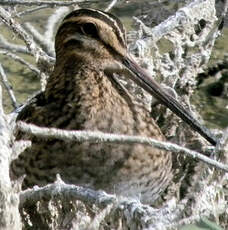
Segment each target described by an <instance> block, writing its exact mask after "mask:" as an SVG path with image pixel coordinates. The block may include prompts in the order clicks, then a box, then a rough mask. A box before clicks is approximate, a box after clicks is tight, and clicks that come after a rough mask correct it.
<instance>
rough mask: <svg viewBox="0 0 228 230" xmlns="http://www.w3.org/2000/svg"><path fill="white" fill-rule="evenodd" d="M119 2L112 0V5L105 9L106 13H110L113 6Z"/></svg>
mask: <svg viewBox="0 0 228 230" xmlns="http://www.w3.org/2000/svg"><path fill="white" fill-rule="evenodd" d="M117 1H118V0H112V1H111V2H110V4H109V5H108V7H107V8H106V9H105V11H106V12H108V11H110V10H111V9H112V8H113V6H114V5H115V4H116V3H117Z"/></svg>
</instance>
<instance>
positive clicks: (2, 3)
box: [1, 0, 90, 7]
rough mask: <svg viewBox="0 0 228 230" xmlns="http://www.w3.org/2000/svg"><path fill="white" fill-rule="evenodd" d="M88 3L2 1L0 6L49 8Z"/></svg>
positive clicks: (79, 1) (78, 0)
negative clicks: (44, 6) (46, 6)
mask: <svg viewBox="0 0 228 230" xmlns="http://www.w3.org/2000/svg"><path fill="white" fill-rule="evenodd" d="M84 2H90V1H85V0H74V1H28V0H27V1H26V0H24V1H21V0H4V1H1V5H10V6H13V5H23V6H41V5H48V6H49V7H55V6H72V5H75V4H78V3H84Z"/></svg>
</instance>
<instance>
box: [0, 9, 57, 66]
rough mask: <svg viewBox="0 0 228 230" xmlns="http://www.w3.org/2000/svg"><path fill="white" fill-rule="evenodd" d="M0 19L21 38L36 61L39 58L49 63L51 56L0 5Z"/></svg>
mask: <svg viewBox="0 0 228 230" xmlns="http://www.w3.org/2000/svg"><path fill="white" fill-rule="evenodd" d="M0 19H1V20H2V21H3V22H4V24H5V25H6V26H8V27H9V29H11V30H12V31H14V33H16V34H17V35H18V37H19V38H20V39H22V40H23V41H24V42H25V44H26V46H27V48H28V50H29V51H30V52H31V54H32V55H33V56H34V57H35V58H36V61H39V59H41V60H43V61H45V62H48V63H50V62H51V61H52V59H53V58H51V57H49V56H48V55H47V54H46V53H45V52H44V51H43V50H41V49H40V48H39V47H38V46H37V45H36V43H35V42H34V41H33V38H32V37H31V36H30V35H29V34H28V33H27V32H26V31H25V30H24V29H23V28H22V26H21V25H20V24H19V23H17V22H16V21H15V20H14V19H13V18H12V17H11V14H10V13H9V12H7V11H6V10H5V9H4V8H3V7H0Z"/></svg>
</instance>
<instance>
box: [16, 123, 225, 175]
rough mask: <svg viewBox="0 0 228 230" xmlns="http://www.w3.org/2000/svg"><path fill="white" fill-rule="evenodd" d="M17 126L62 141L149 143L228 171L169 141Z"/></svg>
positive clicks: (42, 136)
mask: <svg viewBox="0 0 228 230" xmlns="http://www.w3.org/2000/svg"><path fill="white" fill-rule="evenodd" d="M17 126H18V128H19V129H20V130H21V131H23V132H25V133H29V134H32V135H35V136H37V137H40V138H47V137H48V138H57V139H60V140H64V141H78V142H84V141H88V142H93V143H117V144H144V145H150V146H152V147H154V148H158V149H164V150H166V151H171V152H175V153H185V154H187V155H189V156H191V157H193V158H196V159H198V160H200V161H203V162H205V163H207V164H209V165H211V166H214V167H216V168H218V169H222V170H224V171H226V172H228V165H224V164H222V163H220V162H218V161H215V160H212V159H210V158H208V157H206V156H204V155H202V154H200V153H198V152H195V151H192V150H189V149H187V148H184V147H181V146H178V145H176V144H172V143H169V142H162V141H157V140H155V139H152V138H148V137H142V136H128V135H119V134H108V133H102V132H98V131H68V130H61V129H56V128H40V127H38V126H35V125H32V124H26V123H24V122H18V124H17Z"/></svg>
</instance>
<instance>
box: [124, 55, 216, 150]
mask: <svg viewBox="0 0 228 230" xmlns="http://www.w3.org/2000/svg"><path fill="white" fill-rule="evenodd" d="M122 63H123V65H124V66H125V67H127V68H128V69H129V70H130V71H131V72H132V73H133V74H131V78H132V80H133V81H134V82H135V83H136V84H138V85H139V86H140V87H142V88H143V89H144V90H146V91H147V92H148V93H150V94H151V95H152V96H154V97H156V98H157V99H158V100H159V101H160V102H161V103H163V104H164V105H165V106H167V107H168V108H169V109H170V110H171V111H172V112H174V113H175V114H176V115H177V116H178V117H180V118H181V119H182V120H183V121H185V122H186V123H187V124H189V125H190V127H191V128H192V129H194V130H195V131H197V132H198V133H199V134H200V135H202V136H203V137H204V138H205V139H206V140H208V141H209V142H210V143H211V144H212V145H216V143H217V140H216V138H215V137H213V135H212V134H211V133H210V131H209V130H208V129H207V128H205V127H203V126H202V125H201V124H200V123H199V122H198V121H197V120H196V119H194V118H193V117H192V116H191V115H190V113H189V112H188V111H187V110H186V109H185V108H184V107H183V106H182V105H181V104H180V103H179V102H178V101H177V100H176V99H175V98H174V97H172V96H170V95H169V94H168V93H166V92H165V90H164V89H162V88H161V86H160V85H159V84H158V83H157V82H156V81H154V80H153V78H152V77H151V76H150V75H149V74H148V73H147V72H146V71H145V70H144V69H143V68H141V67H140V66H139V65H138V64H137V63H136V62H135V61H134V60H133V58H131V57H130V56H128V57H123V59H122Z"/></svg>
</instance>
